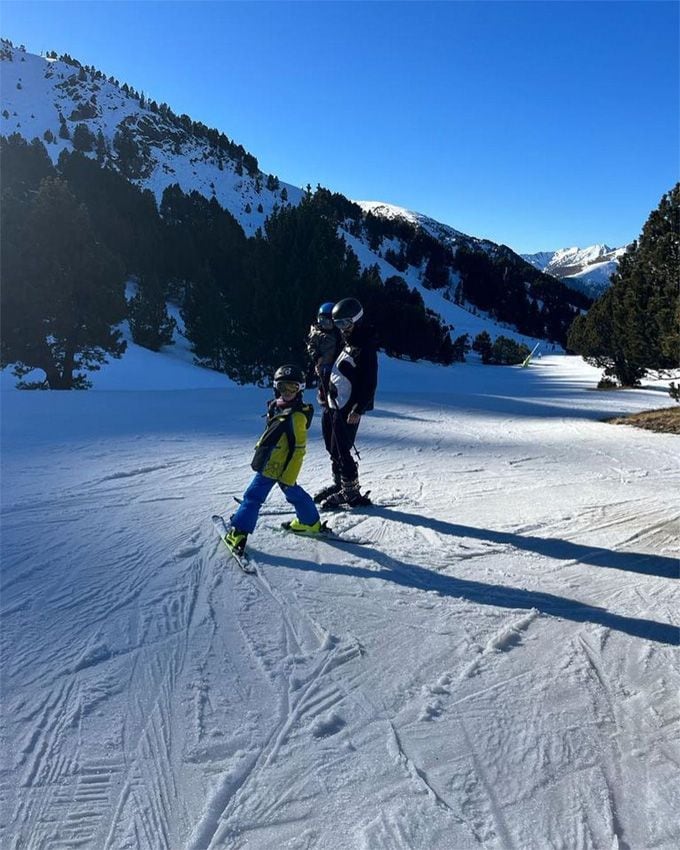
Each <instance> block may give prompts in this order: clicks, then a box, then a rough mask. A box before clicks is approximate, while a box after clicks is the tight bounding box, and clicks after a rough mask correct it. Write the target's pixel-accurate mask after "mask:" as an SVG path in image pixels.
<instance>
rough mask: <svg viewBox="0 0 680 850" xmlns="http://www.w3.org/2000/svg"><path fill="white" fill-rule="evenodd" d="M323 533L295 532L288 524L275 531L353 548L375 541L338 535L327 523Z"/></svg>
mask: <svg viewBox="0 0 680 850" xmlns="http://www.w3.org/2000/svg"><path fill="white" fill-rule="evenodd" d="M321 529H322V530H321V531H317V532H306V531H293V530H292V529H290V528H289V527H288V523H287V522H283V523H281V525H279V526H278V527H277V528H275V529H274V530H275V531H280V532H282V533H283V534H292V535H293V536H294V537H308V538H310V539H311V540H323V542H324V543H348V544H350V545H352V546H370V545H371V544H372V543H373V541H372V540H369V539H367V538H363V537H345V535H344V534H338V533H337V531H333V529H332V528H329V527H328V526H327V525H326V524H325V523H324V524H322V526H321Z"/></svg>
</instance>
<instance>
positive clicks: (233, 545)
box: [225, 365, 322, 555]
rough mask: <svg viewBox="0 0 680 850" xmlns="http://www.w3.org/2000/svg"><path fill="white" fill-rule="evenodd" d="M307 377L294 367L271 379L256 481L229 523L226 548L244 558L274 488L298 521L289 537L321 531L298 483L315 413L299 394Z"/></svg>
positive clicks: (257, 448) (310, 502)
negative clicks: (292, 534) (270, 396)
mask: <svg viewBox="0 0 680 850" xmlns="http://www.w3.org/2000/svg"><path fill="white" fill-rule="evenodd" d="M304 388H305V375H304V372H303V371H302V369H300V368H298V367H297V366H293V365H286V366H281V367H280V368H279V369H277V370H276V372H275V374H274V398H273V399H271V401H269V402H268V403H267V426H266V428H265V431H264V433H263V434H262V436H261V437H260V439H259V440H258V441H257V445H256V446H255V454H254V456H253V460H252V462H251V467H252V468H253V469H254V470H255V477H254V478H253V480H252V481H251V482H250V484H249V485H248V488H247V489H246V491H245V493H244V494H243V501H242V502H241V505H240V507H239V508H238V510H237V511H236V512H235V513H234V514H233V515H232V516H231V518H230V523H231V524H230V526H229V530H228V533H227V535H226V537H225V543H226V544H227V546H229V548H230V549H232V550H233V551H234V552H236V554H237V555H242V554H243V552H244V549H245V545H246V541H247V539H248V535H249V534H251V533H252V532H253V531H254V530H255V525H256V523H257V518H258V516H259V513H260V508H261V507H262V505H263V504H264V501H265V499H266V498H267V496H268V495H269V493H270V492H271V489H272V487H273V486H274V485H275V484H278V485H279V487H280V488H281V490H282V491H283V495H284V496H285V497H286V500H287V501H288V502H289V503H290V504H291V505H292V506H293V507H294V508H295V513H296V515H297V516H296V519H294V520H292V521H291V522H290V523H288V524H287V528H288V530H289V531H295V532H298V533H304V534H315V533H319V532H321V531H322V526H321V522H320V520H319V511H318V510H317V508H316V505H315V504H314V501H313V499H312V497H311V496H310V495H309V493H307V491H306V490H304V489H303V488H302V487H301V486H300V485H299V484H298V483H297V478H298V475H299V474H300V469H301V467H302V461H303V458H304V455H305V451H306V447H307V430H308V429H309V426H310V424H311V422H312V416H313V415H314V410H313V408H312V405H311V404H305V403H304V401H303V399H302V392H303V390H304Z"/></svg>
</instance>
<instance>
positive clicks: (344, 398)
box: [328, 322, 378, 415]
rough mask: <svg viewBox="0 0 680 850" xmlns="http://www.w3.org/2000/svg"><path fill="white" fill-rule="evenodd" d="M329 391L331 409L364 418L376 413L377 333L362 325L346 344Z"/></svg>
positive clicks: (356, 327)
mask: <svg viewBox="0 0 680 850" xmlns="http://www.w3.org/2000/svg"><path fill="white" fill-rule="evenodd" d="M344 343H345V344H344V347H343V348H342V351H341V352H340V354H339V355H338V357H337V359H336V361H335V363H334V364H333V369H332V370H331V380H330V384H329V387H328V396H329V406H330V407H331V408H335V409H336V410H347V412H348V413H349V412H351V411H352V410H354V411H355V412H356V413H358V414H360V415H361V414H363V413H365V412H366V411H367V410H373V400H374V397H375V389H376V386H377V384H378V352H377V344H376V336H375V330H374V329H373V327H372V326H371V325H367V324H365V323H364V322H359V323H358V324H356V325H354V327H353V328H352V331H351V333H350V334H349V336H348V337H347V338H346V339H345V341H344Z"/></svg>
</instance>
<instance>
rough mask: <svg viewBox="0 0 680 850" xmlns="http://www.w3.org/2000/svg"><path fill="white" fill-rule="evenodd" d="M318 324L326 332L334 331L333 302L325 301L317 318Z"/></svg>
mask: <svg viewBox="0 0 680 850" xmlns="http://www.w3.org/2000/svg"><path fill="white" fill-rule="evenodd" d="M316 322H317V324H318V325H319V327H320V328H323V329H324V330H325V331H331V330H333V302H332V301H325V302H324V303H323V304H322V305H321V306H320V307H319V312H318V313H317V316H316Z"/></svg>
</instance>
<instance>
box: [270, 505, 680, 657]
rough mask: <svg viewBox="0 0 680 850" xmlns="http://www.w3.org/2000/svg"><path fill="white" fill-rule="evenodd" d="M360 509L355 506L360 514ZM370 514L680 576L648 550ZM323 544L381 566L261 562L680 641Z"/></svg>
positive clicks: (648, 626) (650, 627)
mask: <svg viewBox="0 0 680 850" xmlns="http://www.w3.org/2000/svg"><path fill="white" fill-rule="evenodd" d="M360 512H361V511H360V509H356V510H355V511H353V513H354V514H357V513H360ZM366 514H369V515H370V516H382V517H384V518H386V519H392V520H396V521H398V522H405V523H408V524H410V525H418V526H424V527H426V528H429V529H431V530H433V531H436V532H439V533H441V534H451V535H455V536H456V537H472V538H476V539H479V540H485V541H492V542H495V543H499V544H504V545H511V546H513V547H515V548H517V549H526V550H529V551H532V552H537V553H539V554H541V555H544V556H546V557H550V558H558V559H565V560H571V561H580V562H582V563H587V564H593V565H595V566H597V567H608V568H613V569H621V570H628V571H632V572H637V573H642V574H644V575H656V576H660V577H662V578H677V577H678V561H677V560H676V559H674V558H664V557H662V556H655V555H644V554H640V553H633V552H612V551H611V550H609V549H603V548H599V547H592V546H582V545H580V544H577V543H571V542H570V541H567V540H560V539H552V540H551V539H548V538H542V537H533V536H525V535H521V534H513V533H511V532H503V531H493V530H491V529H482V528H474V527H472V526H467V525H458V524H456V523H451V522H445V521H443V520H438V519H433V518H431V517H424V516H422V515H421V514H410V513H406V512H404V511H399V510H394V509H392V508H381V507H380V506H375V505H374V506H372V507H371V508H368V509H367V510H366ZM319 545H325V546H330V547H337V548H339V549H341V550H344V551H345V552H347V551H354V552H356V553H359V552H360V553H361V555H365V556H366V557H367V558H369V559H370V560H371V561H373V562H374V563H376V564H378V565H379V566H380V567H381V568H382V569H380V570H370V569H365V568H363V567H356V566H348V565H346V564H338V563H330V562H321V563H317V562H316V561H314V562H312V561H307V560H299V559H296V558H289V557H285V556H281V555H276V556H272V555H266V554H264V553H258V555H257V561H258V563H262V564H271V565H272V566H284V567H288V568H290V569H296V570H306V571H315V572H320V573H328V574H332V575H346V576H355V577H357V578H365V579H372V580H378V581H389V582H392V583H393V584H398V585H401V586H404V587H413V588H417V589H419V590H427V591H434V592H436V593H439V594H440V595H442V596H451V597H455V598H464V599H469V600H470V601H472V602H476V603H478V604H481V605H495V606H497V607H500V608H521V609H524V610H530V609H532V608H535V609H536V610H538V611H540V612H542V613H544V614H549V615H550V616H554V617H562V618H564V619H567V620H573V621H575V622H578V623H585V622H590V623H596V624H599V625H602V626H606V627H607V628H610V629H614V630H616V631H620V632H625V633H626V634H629V635H633V636H634V637H641V638H646V639H648V640H653V641H657V642H658V643H666V644H671V645H673V646H677V645H678V644H679V643H680V629H678V628H677V627H676V626H673V625H671V624H670V623H660V622H657V621H655V620H644V619H638V618H635V617H625V616H622V615H619V614H614V613H612V612H611V611H608V610H607V609H605V608H599V607H597V606H595V605H587V604H585V603H583V602H579V601H577V600H574V599H568V598H566V597H562V596H555V595H554V594H551V593H541V592H539V591H533V590H523V589H521V588H515V587H506V586H504V585H500V584H484V583H483V582H478V581H471V580H470V579H463V578H456V577H455V576H449V575H445V574H443V573H440V572H435V571H434V570H428V569H425V568H423V567H420V566H418V565H416V564H408V563H405V562H403V561H399V560H398V559H396V558H393V557H391V556H389V555H386V554H385V553H384V552H381V551H380V550H378V549H375V548H373V547H371V546H362V547H361V548H360V549H357V548H355V547H352V546H350V545H348V544H346V543H342V542H335V541H332V540H325V541H323V542H321V543H320V544H319Z"/></svg>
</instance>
